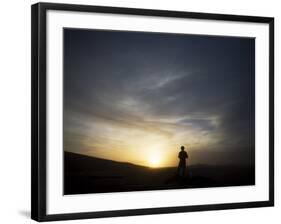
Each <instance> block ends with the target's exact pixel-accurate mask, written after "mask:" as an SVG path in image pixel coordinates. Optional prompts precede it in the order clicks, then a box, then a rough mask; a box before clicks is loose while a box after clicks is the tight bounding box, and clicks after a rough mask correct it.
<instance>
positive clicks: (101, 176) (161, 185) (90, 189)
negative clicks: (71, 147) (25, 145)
mask: <svg viewBox="0 0 281 224" xmlns="http://www.w3.org/2000/svg"><path fill="white" fill-rule="evenodd" d="M176 171H177V168H175V167H169V168H158V169H152V168H149V167H145V166H139V165H135V164H131V163H124V162H117V161H112V160H106V159H100V158H96V157H90V156H85V155H81V154H75V153H70V152H64V194H84V193H105V192H122V191H139V190H161V189H174V188H198V187H219V186H237V185H252V184H254V183H255V175H254V174H255V170H254V167H246V166H242V167H237V166H208V165H196V166H191V167H189V171H190V172H189V173H190V174H191V175H190V177H186V178H184V179H179V178H178V177H177V176H176Z"/></svg>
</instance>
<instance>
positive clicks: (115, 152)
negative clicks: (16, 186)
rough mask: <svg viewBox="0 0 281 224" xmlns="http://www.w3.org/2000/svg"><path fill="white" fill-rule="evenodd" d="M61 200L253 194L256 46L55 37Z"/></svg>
mask: <svg viewBox="0 0 281 224" xmlns="http://www.w3.org/2000/svg"><path fill="white" fill-rule="evenodd" d="M63 150H64V171H63V172H64V174H63V175H64V194H65V195H72V194H89V193H107V192H127V191H144V190H167V189H179V188H203V187H204V188H205V187H208V188H210V187H226V186H243V185H255V38H251V37H249V38H248V37H232V36H211V35H192V34H177V33H157V32H133V31H118V30H114V31H113V30H98V29H77V28H75V29H74V28H67V27H66V28H64V30H63Z"/></svg>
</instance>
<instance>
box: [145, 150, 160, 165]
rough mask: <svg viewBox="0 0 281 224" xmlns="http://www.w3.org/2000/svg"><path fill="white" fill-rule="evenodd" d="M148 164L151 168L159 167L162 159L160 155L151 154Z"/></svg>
mask: <svg viewBox="0 0 281 224" xmlns="http://www.w3.org/2000/svg"><path fill="white" fill-rule="evenodd" d="M148 163H149V166H150V167H159V166H160V164H161V158H160V156H159V155H158V154H155V153H153V154H151V155H150V156H149V158H148Z"/></svg>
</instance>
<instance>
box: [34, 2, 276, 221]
mask: <svg viewBox="0 0 281 224" xmlns="http://www.w3.org/2000/svg"><path fill="white" fill-rule="evenodd" d="M47 10H64V11H76V12H102V13H113V14H125V15H144V16H162V17H176V18H193V19H205V20H222V21H235V22H237V21H239V22H255V23H264V24H269V49H268V50H269V89H270V90H269V140H270V144H269V164H270V165H269V200H267V201H256V202H243V203H227V204H208V205H196V206H179V207H161V208H145V209H130V210H115V211H101V212H83V213H70V214H54V215H48V214H47V213H46V143H47V142H46V128H47V123H46V109H47V108H46V69H47V68H46V12H47ZM31 25H32V31H31V36H32V38H31V39H32V49H31V59H32V65H31V73H32V89H31V91H32V105H31V106H32V107H31V109H32V110H31V111H32V119H31V120H32V141H31V143H32V144H31V145H32V155H31V160H32V164H31V179H32V180H31V218H32V219H34V220H36V221H55V220H70V219H86V218H102V217H115V216H131V215H147V214H160V213H177V212H192V211H206V210H221V209H237V208H253V207H266V206H273V205H274V18H271V17H256V16H240V15H224V14H210V13H194V12H182V11H163V10H150V9H149V10H148V9H136V8H117V7H102V6H89V5H73V4H54V3H37V4H34V5H32V17H31Z"/></svg>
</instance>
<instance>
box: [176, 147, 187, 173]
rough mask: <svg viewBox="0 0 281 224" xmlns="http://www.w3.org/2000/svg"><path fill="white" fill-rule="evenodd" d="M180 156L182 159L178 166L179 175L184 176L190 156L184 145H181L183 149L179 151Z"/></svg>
mask: <svg viewBox="0 0 281 224" xmlns="http://www.w3.org/2000/svg"><path fill="white" fill-rule="evenodd" d="M178 158H179V159H180V162H179V166H178V175H179V177H182V178H183V177H184V175H185V170H186V159H187V158H188V155H187V152H186V151H184V146H181V151H180V152H179V155H178Z"/></svg>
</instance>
